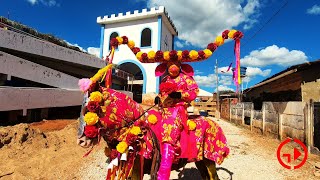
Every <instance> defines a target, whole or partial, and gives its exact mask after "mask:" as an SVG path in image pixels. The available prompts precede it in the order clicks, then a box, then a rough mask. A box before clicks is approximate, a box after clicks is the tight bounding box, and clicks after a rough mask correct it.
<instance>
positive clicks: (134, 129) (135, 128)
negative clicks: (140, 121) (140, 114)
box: [130, 126, 141, 136]
mask: <svg viewBox="0 0 320 180" xmlns="http://www.w3.org/2000/svg"><path fill="white" fill-rule="evenodd" d="M130 133H131V134H134V135H136V136H137V135H138V134H140V133H141V129H140V127H139V126H133V127H132V128H131V129H130Z"/></svg>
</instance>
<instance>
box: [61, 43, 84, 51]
mask: <svg viewBox="0 0 320 180" xmlns="http://www.w3.org/2000/svg"><path fill="white" fill-rule="evenodd" d="M63 41H64V42H65V43H67V44H68V45H69V46H75V47H77V48H79V49H80V50H81V51H83V52H87V51H86V50H85V49H84V48H83V47H81V46H79V45H78V44H77V43H76V44H73V43H70V42H68V41H66V40H63Z"/></svg>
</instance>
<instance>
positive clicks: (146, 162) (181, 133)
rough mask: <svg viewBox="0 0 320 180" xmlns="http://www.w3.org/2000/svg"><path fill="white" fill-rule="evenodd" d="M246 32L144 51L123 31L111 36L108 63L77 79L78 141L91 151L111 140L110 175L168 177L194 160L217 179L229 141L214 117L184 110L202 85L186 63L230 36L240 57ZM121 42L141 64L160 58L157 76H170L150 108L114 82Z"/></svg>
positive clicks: (202, 56) (208, 176) (206, 174)
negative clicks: (199, 46) (188, 46)
mask: <svg viewBox="0 0 320 180" xmlns="http://www.w3.org/2000/svg"><path fill="white" fill-rule="evenodd" d="M242 36H243V34H242V33H241V32H240V31H236V30H231V31H229V30H226V31H224V32H223V33H222V36H218V37H217V38H216V40H215V42H213V43H210V44H208V46H207V49H204V50H200V51H198V52H197V51H195V50H192V51H190V52H189V51H187V50H185V51H175V50H172V51H170V52H169V51H165V52H162V51H157V52H154V51H150V52H147V53H146V52H145V53H144V52H141V51H140V49H139V48H138V47H135V44H134V42H133V41H129V40H128V38H127V37H125V36H123V37H117V38H113V39H111V41H110V45H111V46H112V49H111V51H110V54H109V56H108V57H107V61H108V65H107V66H106V67H104V68H102V69H100V70H99V71H98V72H97V73H96V74H95V75H94V76H93V77H92V78H90V79H81V80H80V81H79V86H80V89H81V90H82V91H83V92H84V93H85V98H84V102H83V108H82V112H81V116H80V122H81V123H80V124H81V125H80V128H79V134H78V135H79V139H78V143H79V144H80V145H81V146H83V147H89V146H91V150H92V149H93V147H94V145H95V144H97V143H99V142H100V140H101V138H103V139H104V140H105V141H106V142H107V146H108V147H107V148H106V150H105V154H106V156H108V160H109V164H108V167H107V176H106V179H112V180H113V179H143V175H144V174H145V173H149V174H150V175H151V179H158V180H168V179H169V177H170V172H171V170H172V169H177V168H180V167H184V165H185V164H186V163H188V162H195V164H196V167H197V168H198V170H199V171H200V174H201V177H202V179H215V180H216V179H219V178H218V175H217V171H216V164H221V163H222V162H223V160H224V158H226V157H227V156H228V154H229V148H228V146H227V140H226V137H225V136H224V133H223V131H222V129H221V127H220V126H219V125H218V124H217V123H216V122H214V121H213V120H211V119H208V118H205V117H203V116H198V115H191V116H189V115H188V113H187V110H186V109H187V107H188V106H189V105H190V103H191V102H192V101H193V100H194V99H195V98H196V97H197V93H198V91H199V89H198V85H197V84H196V82H195V81H194V79H193V74H194V73H193V69H192V67H191V66H190V65H188V64H184V62H198V61H202V60H205V59H208V58H209V57H210V56H211V55H212V53H213V52H214V51H215V50H216V49H217V47H218V46H221V45H222V44H223V43H224V40H225V39H228V38H230V39H234V40H235V53H236V59H237V61H238V60H239V49H240V39H241V38H242ZM121 44H127V45H128V47H129V48H130V49H131V50H132V52H133V53H134V54H135V55H136V57H137V59H138V60H139V61H140V62H142V63H160V65H158V66H157V68H156V72H155V75H156V76H162V75H166V76H165V77H164V78H163V80H162V82H161V84H160V89H159V94H158V96H157V97H156V98H155V105H154V106H152V107H150V108H149V109H147V110H144V109H143V108H142V107H141V106H140V105H139V104H138V103H137V102H135V101H133V100H132V99H131V98H130V97H128V96H127V95H125V94H124V93H121V92H119V91H116V90H113V89H112V88H111V87H110V86H111V76H112V60H113V56H114V49H115V48H116V47H117V46H118V45H121ZM103 81H104V82H105V83H104V85H103ZM154 107H157V108H154ZM91 150H90V151H89V152H91ZM89 152H88V153H87V154H86V155H88V154H89ZM86 155H85V156H86Z"/></svg>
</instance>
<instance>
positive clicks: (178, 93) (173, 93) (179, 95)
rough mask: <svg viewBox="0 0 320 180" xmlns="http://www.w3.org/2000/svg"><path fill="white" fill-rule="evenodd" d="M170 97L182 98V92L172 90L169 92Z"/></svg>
mask: <svg viewBox="0 0 320 180" xmlns="http://www.w3.org/2000/svg"><path fill="white" fill-rule="evenodd" d="M169 97H171V98H173V99H181V92H172V93H170V94H169Z"/></svg>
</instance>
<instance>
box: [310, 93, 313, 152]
mask: <svg viewBox="0 0 320 180" xmlns="http://www.w3.org/2000/svg"><path fill="white" fill-rule="evenodd" d="M309 106H310V108H309V109H310V111H309V127H310V131H309V137H310V146H311V147H313V146H314V139H313V133H314V114H313V112H314V104H313V100H312V99H311V100H310V105H309Z"/></svg>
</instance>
